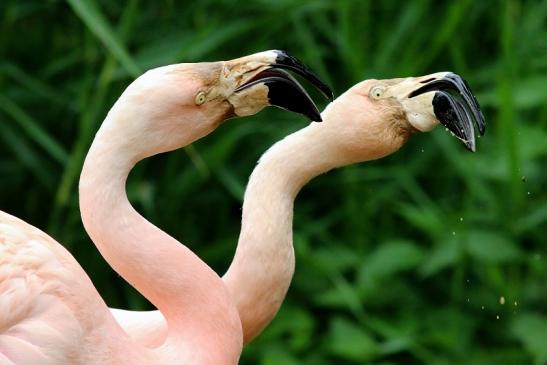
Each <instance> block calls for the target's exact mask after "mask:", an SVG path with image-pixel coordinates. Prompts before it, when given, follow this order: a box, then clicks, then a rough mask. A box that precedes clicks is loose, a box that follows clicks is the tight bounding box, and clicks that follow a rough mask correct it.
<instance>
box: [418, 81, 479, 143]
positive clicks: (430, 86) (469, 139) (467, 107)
mask: <svg viewBox="0 0 547 365" xmlns="http://www.w3.org/2000/svg"><path fill="white" fill-rule="evenodd" d="M431 76H433V77H428V78H427V79H425V80H424V81H422V82H421V83H423V84H424V85H423V86H421V87H419V88H418V89H416V90H414V91H412V92H411V93H410V94H409V95H408V98H409V99H411V98H414V97H416V96H418V95H422V94H425V93H427V92H431V91H435V95H434V96H433V99H432V106H433V112H434V113H435V116H436V118H437V119H438V121H439V122H440V123H441V124H442V125H444V126H445V127H446V128H447V129H448V130H449V131H450V132H452V134H453V135H454V136H455V137H456V138H458V139H459V140H460V141H462V142H463V144H464V145H465V147H466V148H467V149H468V150H469V151H471V152H475V130H474V124H475V125H476V126H477V129H478V131H479V133H480V135H481V136H482V135H484V132H485V130H486V123H485V120H484V116H483V114H482V112H481V109H480V106H479V103H478V102H477V99H476V98H475V96H473V94H472V92H471V89H470V88H469V85H468V84H467V82H466V81H465V80H464V79H463V78H462V77H460V76H459V75H456V74H455V73H452V72H443V73H438V74H434V75H431Z"/></svg>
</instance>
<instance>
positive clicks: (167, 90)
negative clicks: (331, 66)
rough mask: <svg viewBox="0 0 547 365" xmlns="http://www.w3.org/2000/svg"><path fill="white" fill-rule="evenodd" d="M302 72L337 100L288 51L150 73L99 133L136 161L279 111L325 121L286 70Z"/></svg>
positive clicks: (131, 87)
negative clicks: (229, 122) (233, 121)
mask: <svg viewBox="0 0 547 365" xmlns="http://www.w3.org/2000/svg"><path fill="white" fill-rule="evenodd" d="M286 69H288V70H291V71H293V72H296V73H298V74H300V75H301V76H303V77H304V78H306V79H307V80H308V81H310V82H311V83H312V84H313V85H315V86H316V87H317V88H318V89H319V90H320V91H321V92H322V93H323V94H325V95H326V96H327V97H329V98H331V99H332V93H331V92H330V89H329V88H328V87H327V86H326V85H325V84H324V83H323V82H322V81H321V80H320V79H319V78H317V77H316V76H315V75H314V74H313V73H312V72H311V71H310V70H309V69H308V68H307V67H306V66H304V65H303V64H302V63H301V62H300V61H298V60H297V59H295V58H293V57H291V56H289V55H287V54H286V53H285V52H283V51H265V52H260V53H256V54H253V55H249V56H245V57H242V58H238V59H234V60H229V61H218V62H204V63H182V64H175V65H169V66H164V67H159V68H156V69H153V70H150V71H147V72H146V73H144V74H143V75H141V76H140V77H139V78H137V79H136V80H135V81H134V82H133V83H132V84H131V85H129V86H128V87H127V89H126V90H125V91H124V93H123V94H122V95H121V96H120V98H119V99H118V101H117V102H116V104H115V105H114V106H113V107H112V109H111V110H110V112H109V115H108V117H107V118H106V120H105V122H104V124H103V127H102V128H101V131H99V133H109V134H110V135H111V136H112V137H111V138H117V139H118V140H117V147H118V148H119V149H120V150H122V151H123V150H126V151H127V153H131V154H132V156H131V159H132V160H140V159H143V158H145V157H148V156H151V155H154V154H157V153H161V152H167V151H170V150H174V149H177V148H180V147H182V146H184V145H187V144H189V143H191V142H193V141H194V140H197V139H199V138H201V137H203V136H205V135H207V134H209V133H210V132H212V131H213V130H214V129H215V128H217V127H218V126H219V125H220V124H221V123H222V122H223V121H224V120H226V119H229V118H233V117H238V116H246V115H251V114H255V113H257V112H258V111H260V110H261V109H262V108H264V107H266V106H269V105H273V106H277V107H280V108H283V109H286V110H289V111H292V112H296V113H299V114H303V115H305V116H306V117H308V118H309V119H311V120H315V121H320V120H321V116H320V114H319V111H318V110H317V107H316V106H315V104H314V103H313V101H312V100H311V98H310V97H309V96H308V94H307V93H306V92H305V91H304V89H303V88H302V86H300V84H299V83H298V82H297V81H296V80H295V79H294V78H293V77H291V75H290V74H289V73H288V72H286V71H285V70H286Z"/></svg>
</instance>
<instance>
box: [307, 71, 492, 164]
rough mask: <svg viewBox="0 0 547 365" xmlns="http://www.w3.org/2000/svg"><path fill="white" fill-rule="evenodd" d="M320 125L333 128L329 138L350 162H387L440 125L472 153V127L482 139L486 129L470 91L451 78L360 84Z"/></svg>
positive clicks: (340, 99) (327, 111)
mask: <svg viewBox="0 0 547 365" xmlns="http://www.w3.org/2000/svg"><path fill="white" fill-rule="evenodd" d="M323 120H324V123H322V124H323V125H324V126H325V127H326V125H327V124H332V125H333V127H334V128H331V129H332V130H333V132H331V133H336V134H338V137H337V138H336V139H337V140H338V141H340V140H343V141H344V143H343V144H340V145H341V146H343V148H344V151H343V153H344V154H345V155H348V154H349V156H353V157H352V158H351V160H352V161H362V160H368V159H375V158H380V157H383V156H386V155H388V154H390V153H393V152H395V151H396V150H397V149H399V148H400V147H401V146H402V145H403V144H404V142H406V140H407V139H408V138H409V136H410V135H411V134H412V133H414V132H427V131H430V130H432V129H433V128H434V127H435V126H437V125H439V124H442V125H444V126H445V127H446V128H447V129H448V130H449V131H450V132H451V133H452V134H453V135H454V136H455V137H457V138H458V139H459V140H460V141H461V142H463V144H464V146H465V147H466V148H467V149H468V150H470V151H475V131H474V124H475V125H476V126H477V128H478V131H479V133H480V134H481V135H482V134H484V131H485V127H486V124H485V121H484V116H483V115H482V113H481V110H480V107H479V104H478V102H477V100H476V99H475V97H474V96H473V94H472V93H471V90H470V88H469V85H468V84H467V83H466V82H465V81H464V80H463V79H462V78H461V77H460V76H458V75H456V74H454V73H451V72H439V73H435V74H431V75H427V76H422V77H409V78H399V79H390V80H366V81H363V82H361V83H358V84H357V85H355V86H353V87H352V88H350V89H349V90H348V91H346V92H345V93H344V94H343V95H341V96H340V97H338V98H337V99H336V100H335V101H334V102H333V103H331V104H330V105H329V106H328V107H327V108H326V109H325V111H324V112H323ZM323 125H322V126H323ZM318 127H321V126H318ZM334 129H336V131H334ZM340 134H343V135H340Z"/></svg>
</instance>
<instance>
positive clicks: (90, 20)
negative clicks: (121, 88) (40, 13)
mask: <svg viewBox="0 0 547 365" xmlns="http://www.w3.org/2000/svg"><path fill="white" fill-rule="evenodd" d="M67 1H68V3H69V4H70V6H71V7H72V10H74V12H75V13H76V14H77V15H78V16H79V17H80V19H81V20H82V21H83V22H84V23H85V25H86V26H87V27H88V28H89V31H90V32H91V33H93V34H94V35H95V36H96V37H97V38H99V40H100V41H101V42H102V43H103V44H104V46H105V47H106V48H107V49H108V50H109V51H110V53H112V55H113V56H114V58H116V59H117V60H118V61H119V62H120V63H121V64H122V66H123V67H124V68H125V70H126V71H127V73H129V74H130V75H131V76H133V77H137V76H139V75H140V74H141V72H142V71H141V69H140V67H139V66H138V65H137V63H136V62H135V61H134V60H133V58H131V56H130V55H129V52H127V50H126V49H125V46H124V45H123V43H122V42H121V41H120V40H119V39H118V36H117V35H116V33H115V32H114V31H113V30H112V27H111V26H110V24H109V23H108V21H107V20H106V17H105V16H104V15H103V14H102V13H101V11H100V9H99V8H98V7H97V4H96V3H95V1H93V0H67Z"/></svg>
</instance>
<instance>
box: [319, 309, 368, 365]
mask: <svg viewBox="0 0 547 365" xmlns="http://www.w3.org/2000/svg"><path fill="white" fill-rule="evenodd" d="M328 338H329V342H328V344H327V347H328V349H329V351H330V352H331V353H332V354H333V355H336V356H337V357H340V358H343V359H347V360H353V361H366V360H370V359H371V358H373V357H374V356H375V355H376V354H378V352H379V347H378V344H377V343H376V341H375V340H374V339H373V338H372V337H371V336H370V335H369V334H368V333H367V332H366V331H365V329H363V328H361V327H359V326H358V325H356V324H355V323H354V322H351V321H349V320H347V319H345V318H342V317H335V318H334V319H333V320H332V321H331V324H330V328H329V334H328Z"/></svg>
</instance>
